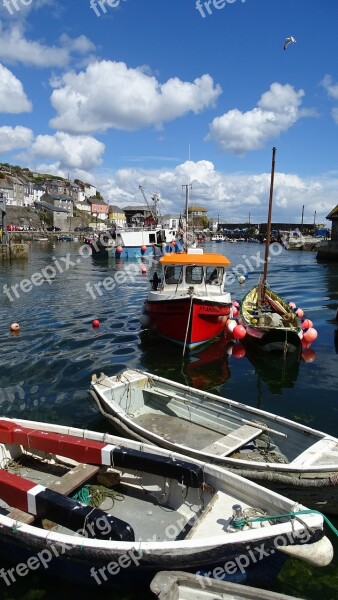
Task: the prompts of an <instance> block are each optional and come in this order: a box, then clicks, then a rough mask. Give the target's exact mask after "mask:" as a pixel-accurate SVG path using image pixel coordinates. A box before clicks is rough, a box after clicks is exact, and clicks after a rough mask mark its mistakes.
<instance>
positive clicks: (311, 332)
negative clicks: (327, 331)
mask: <svg viewBox="0 0 338 600" xmlns="http://www.w3.org/2000/svg"><path fill="white" fill-rule="evenodd" d="M317 337H318V332H317V330H316V329H314V328H313V327H310V328H309V329H308V330H307V331H305V333H304V338H303V339H304V340H305V341H306V342H310V344H311V343H312V342H314V341H315V339H316V338H317Z"/></svg>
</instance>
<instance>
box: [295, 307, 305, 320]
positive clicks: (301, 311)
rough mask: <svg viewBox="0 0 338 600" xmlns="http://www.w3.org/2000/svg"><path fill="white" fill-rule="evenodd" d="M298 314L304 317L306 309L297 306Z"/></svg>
mask: <svg viewBox="0 0 338 600" xmlns="http://www.w3.org/2000/svg"><path fill="white" fill-rule="evenodd" d="M296 315H297V317H299V318H300V319H301V318H302V317H304V311H303V309H302V308H297V310H296Z"/></svg>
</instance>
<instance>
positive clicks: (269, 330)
mask: <svg viewBox="0 0 338 600" xmlns="http://www.w3.org/2000/svg"><path fill="white" fill-rule="evenodd" d="M259 295H260V290H259V288H258V287H255V288H253V289H252V290H250V292H248V294H247V295H246V296H245V297H244V299H243V301H242V304H241V308H240V321H239V322H240V324H241V325H243V327H244V328H245V330H246V336H245V337H244V339H243V341H244V343H245V342H247V343H250V342H252V343H255V344H256V345H257V346H259V347H260V348H261V349H262V350H264V351H266V352H273V351H277V352H296V353H300V351H301V322H300V319H299V318H298V317H297V315H296V314H295V313H294V311H293V310H292V309H291V308H290V306H289V305H288V304H287V303H286V302H285V301H284V300H283V299H282V298H281V297H280V296H278V294H276V293H275V292H273V291H272V290H270V289H266V290H265V296H264V302H262V303H261V304H259V302H258V298H259Z"/></svg>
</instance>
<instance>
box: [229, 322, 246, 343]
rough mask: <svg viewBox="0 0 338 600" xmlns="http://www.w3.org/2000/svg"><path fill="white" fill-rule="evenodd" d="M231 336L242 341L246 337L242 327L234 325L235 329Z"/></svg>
mask: <svg viewBox="0 0 338 600" xmlns="http://www.w3.org/2000/svg"><path fill="white" fill-rule="evenodd" d="M232 335H233V336H234V337H235V338H236V339H237V340H242V339H243V338H244V337H245V336H246V330H245V328H244V327H243V325H236V327H235V328H234V330H233V332H232Z"/></svg>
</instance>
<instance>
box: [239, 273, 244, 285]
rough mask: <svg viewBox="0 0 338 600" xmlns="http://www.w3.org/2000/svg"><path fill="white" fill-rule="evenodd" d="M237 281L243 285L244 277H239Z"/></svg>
mask: <svg viewBox="0 0 338 600" xmlns="http://www.w3.org/2000/svg"><path fill="white" fill-rule="evenodd" d="M238 281H239V283H245V277H244V275H240V277H238Z"/></svg>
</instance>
